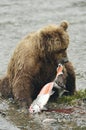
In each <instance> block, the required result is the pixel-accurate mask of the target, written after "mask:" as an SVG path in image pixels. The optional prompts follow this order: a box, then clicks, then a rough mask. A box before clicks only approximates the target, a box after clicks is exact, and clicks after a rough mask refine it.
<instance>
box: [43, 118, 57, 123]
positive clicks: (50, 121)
mask: <svg viewBox="0 0 86 130" xmlns="http://www.w3.org/2000/svg"><path fill="white" fill-rule="evenodd" d="M55 122H57V120H56V119H53V118H46V119H44V120H43V121H42V123H50V124H51V123H55Z"/></svg>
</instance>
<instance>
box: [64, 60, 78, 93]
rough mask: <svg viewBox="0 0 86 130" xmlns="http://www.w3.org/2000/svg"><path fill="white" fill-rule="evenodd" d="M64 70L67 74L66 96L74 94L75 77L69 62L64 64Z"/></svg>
mask: <svg viewBox="0 0 86 130" xmlns="http://www.w3.org/2000/svg"><path fill="white" fill-rule="evenodd" d="M65 68H66V70H67V74H68V76H67V82H66V88H67V90H68V91H69V92H68V94H69V95H73V94H74V92H75V91H76V77H75V72H74V68H73V66H72V63H71V62H67V63H65Z"/></svg>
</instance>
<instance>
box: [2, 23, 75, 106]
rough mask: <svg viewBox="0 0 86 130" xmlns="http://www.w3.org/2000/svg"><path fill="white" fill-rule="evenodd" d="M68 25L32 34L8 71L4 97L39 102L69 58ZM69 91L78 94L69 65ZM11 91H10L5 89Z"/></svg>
mask: <svg viewBox="0 0 86 130" xmlns="http://www.w3.org/2000/svg"><path fill="white" fill-rule="evenodd" d="M67 28H68V23H67V22H65V21H64V22H62V23H61V24H60V25H59V26H56V25H50V26H47V27H45V28H42V29H40V30H38V31H37V32H34V33H31V34H30V35H28V36H27V37H25V38H24V39H23V40H22V41H21V42H20V43H19V44H18V45H17V47H16V49H15V51H14V54H13V56H12V58H11V60H10V63H9V65H8V69H7V75H6V77H5V78H3V79H2V80H1V83H0V88H1V92H2V91H3V95H5V96H8V95H9V93H12V95H13V96H14V99H16V100H18V101H23V100H24V101H26V103H28V104H30V103H31V101H32V100H33V99H34V98H36V96H37V94H38V93H39V91H40V89H41V87H42V86H43V85H45V84H46V83H48V82H50V81H52V80H53V79H54V78H55V75H56V68H57V66H58V63H59V60H61V59H62V58H65V57H67V52H66V50H67V48H68V45H69V35H68V33H67ZM65 67H66V70H67V73H68V76H67V89H68V90H69V91H70V94H73V93H74V91H75V73H74V69H73V67H72V65H71V63H70V62H68V63H66V64H65ZM4 84H5V88H6V87H7V90H5V89H4V87H3V86H4Z"/></svg>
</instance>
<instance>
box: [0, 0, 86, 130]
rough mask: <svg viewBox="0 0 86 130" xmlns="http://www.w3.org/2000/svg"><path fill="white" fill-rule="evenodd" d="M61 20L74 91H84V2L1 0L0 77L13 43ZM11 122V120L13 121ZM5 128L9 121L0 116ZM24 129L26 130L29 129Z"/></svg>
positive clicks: (85, 18)
mask: <svg viewBox="0 0 86 130" xmlns="http://www.w3.org/2000/svg"><path fill="white" fill-rule="evenodd" d="M64 19H65V20H67V21H68V22H69V23H70V25H69V29H68V31H69V34H70V45H69V48H68V56H69V59H70V60H71V61H72V62H73V65H74V68H75V71H76V78H77V82H76V84H77V89H84V88H86V44H85V43H86V36H85V35H86V1H85V0H76V1H75V0H66V1H64V0H60V1H59V0H53V1H52V0H46V1H43V0H1V1H0V76H2V75H4V74H5V72H6V68H7V64H8V62H9V59H10V57H11V55H12V52H13V50H14V48H15V47H16V44H17V43H18V42H19V41H20V40H21V39H22V38H23V37H24V36H25V35H27V34H28V33H29V32H32V31H35V30H37V29H39V28H41V27H43V26H45V25H48V24H52V23H54V24H59V23H60V22H61V21H62V20H64ZM2 103H3V101H2ZM3 108H4V106H3ZM0 109H1V106H0ZM14 117H15V115H14ZM19 117H20V116H19ZM26 119H27V118H26ZM16 120H17V119H16ZM13 122H15V121H14V120H13ZM3 124H6V126H5V127H2V126H3ZM10 124H12V123H10ZM32 124H33V123H32ZM37 124H38V123H36V124H35V127H37ZM8 126H10V125H9V121H7V119H5V118H2V117H0V129H2V130H4V129H6V130H8V129H9V128H8ZM38 126H40V125H38ZM10 127H11V130H13V129H14V128H15V127H16V126H15V125H12V126H10ZM33 127H34V124H33ZM16 129H23V128H17V127H16V128H15V130H16ZM24 129H25V130H26V129H28V130H29V129H30V128H24ZM40 129H41V126H40ZM44 129H46V128H44ZM50 129H51V130H52V129H53V130H54V129H56V130H57V129H58V128H57V126H54V127H53V128H52V127H51V128H50ZM35 130H36V128H35Z"/></svg>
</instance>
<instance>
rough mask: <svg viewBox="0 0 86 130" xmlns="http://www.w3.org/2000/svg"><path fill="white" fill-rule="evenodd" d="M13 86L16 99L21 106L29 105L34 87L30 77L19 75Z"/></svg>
mask: <svg viewBox="0 0 86 130" xmlns="http://www.w3.org/2000/svg"><path fill="white" fill-rule="evenodd" d="M12 86H13V87H12V92H13V95H14V99H15V101H17V102H18V105H19V106H21V107H27V106H29V105H30V104H31V103H32V98H31V93H32V89H33V88H31V82H30V81H29V78H27V77H25V76H20V77H17V78H16V79H14V81H13V85H12Z"/></svg>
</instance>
